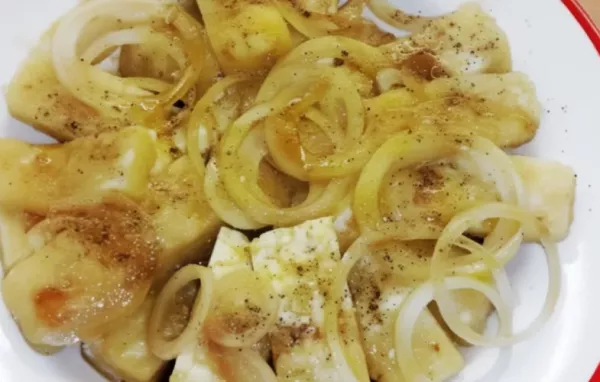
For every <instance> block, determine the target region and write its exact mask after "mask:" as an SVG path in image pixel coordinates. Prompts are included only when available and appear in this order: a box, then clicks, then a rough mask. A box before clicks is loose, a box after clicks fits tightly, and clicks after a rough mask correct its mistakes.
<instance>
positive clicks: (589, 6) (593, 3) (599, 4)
mask: <svg viewBox="0 0 600 382" xmlns="http://www.w3.org/2000/svg"><path fill="white" fill-rule="evenodd" d="M579 1H580V3H581V5H583V7H584V8H585V9H586V11H587V12H588V13H589V15H590V16H591V17H592V19H593V20H594V21H595V22H596V24H597V25H600V1H598V0H579Z"/></svg>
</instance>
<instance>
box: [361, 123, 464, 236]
mask: <svg viewBox="0 0 600 382" xmlns="http://www.w3.org/2000/svg"><path fill="white" fill-rule="evenodd" d="M470 143H471V140H470V138H468V137H466V136H464V135H461V134H454V133H446V132H440V131H435V130H428V129H417V130H416V131H414V132H413V131H412V130H408V131H403V132H400V133H397V134H396V135H394V136H392V137H391V138H389V139H388V140H387V141H386V142H385V143H384V144H383V145H382V146H381V147H380V148H379V149H378V150H377V151H376V152H375V154H373V156H372V157H371V159H370V160H369V161H368V163H367V164H366V166H364V168H363V170H362V172H361V174H360V177H359V179H358V183H357V185H356V190H355V192H354V203H353V211H354V216H355V217H356V221H357V223H358V225H359V227H360V230H361V232H362V233H368V234H370V235H376V236H380V237H381V236H384V237H385V236H388V237H389V236H393V237H396V236H398V235H400V237H398V239H402V240H416V239H436V238H437V237H438V236H439V234H440V228H439V227H438V226H437V225H433V224H430V225H422V226H420V227H419V228H418V230H415V229H414V228H413V227H409V226H407V223H406V222H403V221H398V222H386V221H384V219H383V217H382V214H381V209H380V206H379V190H380V188H381V185H382V182H383V180H384V178H385V176H386V174H387V173H388V171H389V170H390V168H392V166H397V168H408V167H413V166H417V165H420V164H424V163H427V162H430V161H433V160H437V159H441V158H446V157H450V156H453V155H455V154H457V153H459V152H460V151H464V150H467V149H468V148H469V146H470Z"/></svg>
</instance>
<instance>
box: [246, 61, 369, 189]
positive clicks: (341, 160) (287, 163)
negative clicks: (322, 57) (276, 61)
mask: <svg viewBox="0 0 600 382" xmlns="http://www.w3.org/2000/svg"><path fill="white" fill-rule="evenodd" d="M279 71H280V72H281V73H276V75H275V77H276V78H281V77H283V78H291V79H293V78H295V77H296V75H297V74H298V73H300V76H299V77H300V78H302V77H303V76H309V77H313V78H314V77H321V79H322V80H323V81H326V82H327V83H328V88H327V90H326V91H325V94H326V96H327V97H328V98H330V100H328V101H329V104H330V105H331V106H332V107H337V102H335V101H334V100H341V101H342V103H343V105H344V111H345V113H346V118H345V120H346V129H342V128H341V126H338V127H337V128H336V129H335V130H337V131H343V134H344V144H342V145H341V146H338V148H339V150H336V151H335V152H334V153H333V154H329V155H320V156H318V157H316V158H310V159H306V158H305V156H304V154H303V149H302V146H301V143H300V141H299V139H298V138H297V132H296V131H295V129H286V130H287V131H289V130H291V131H289V134H291V135H292V136H288V135H289V134H288V135H285V134H282V131H281V130H280V129H281V128H282V127H283V126H285V124H286V120H283V117H277V116H275V117H271V118H276V119H278V120H276V121H270V123H269V120H268V121H267V123H265V136H266V142H267V145H268V146H269V151H270V153H271V157H272V158H273V160H274V162H275V164H276V165H277V166H278V168H280V169H281V170H282V171H284V172H286V173H287V174H289V175H291V176H293V177H295V178H297V179H300V180H304V181H307V180H328V179H331V178H339V177H345V176H349V175H352V174H354V173H356V172H358V171H360V169H361V168H362V166H363V165H364V163H366V161H367V160H368V157H369V154H370V153H371V150H372V147H373V146H374V141H375V140H374V139H373V138H371V136H370V135H366V136H363V134H364V126H365V125H364V124H365V115H364V107H363V104H362V99H361V97H360V94H359V93H358V89H357V88H356V86H354V85H353V84H352V81H351V80H350V79H349V78H348V77H347V75H346V74H345V73H344V72H341V71H338V70H335V69H333V68H326V67H325V68H323V67H318V66H317V65H311V66H308V67H306V66H304V67H296V66H289V67H285V68H283V69H280V70H279ZM290 73H293V75H290ZM282 74H283V76H282ZM321 79H319V80H318V81H321ZM280 86H285V82H284V83H281V84H280ZM277 90H279V89H277ZM273 91H276V89H268V91H264V90H262V89H261V91H259V96H258V99H259V100H260V99H262V98H263V97H266V96H267V95H269V94H270V93H272V92H273ZM314 93H317V94H311V93H310V92H309V93H308V94H305V95H304V97H303V98H302V101H299V102H301V103H302V102H303V101H305V100H306V99H307V98H309V99H311V101H315V102H316V101H319V100H320V98H322V96H321V95H320V94H319V93H322V91H316V92H314ZM310 103H311V102H308V103H307V106H310ZM295 108H296V106H294V108H293V109H295ZM303 112H304V110H303V111H302V112H299V114H303ZM287 114H288V115H289V114H290V113H287ZM313 114H314V113H313ZM286 117H287V115H286ZM294 122H295V121H288V123H294ZM284 131H285V130H284ZM294 140H296V141H297V143H296V145H295V147H294V144H292V143H291V142H293V141H294ZM290 146H291V147H290Z"/></svg>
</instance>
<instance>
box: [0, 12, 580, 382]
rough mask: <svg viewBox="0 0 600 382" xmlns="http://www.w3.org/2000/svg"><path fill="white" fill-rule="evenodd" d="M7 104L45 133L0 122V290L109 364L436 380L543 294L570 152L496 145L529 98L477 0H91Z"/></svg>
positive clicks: (569, 207) (106, 368) (520, 128)
mask: <svg viewBox="0 0 600 382" xmlns="http://www.w3.org/2000/svg"><path fill="white" fill-rule="evenodd" d="M367 8H368V9H369V10H370V11H371V12H372V13H373V14H374V15H375V16H376V18H377V19H379V21H382V22H384V23H387V24H389V26H392V27H396V28H397V29H399V30H402V31H405V32H407V34H404V35H403V36H402V37H396V36H394V35H393V34H390V33H388V32H386V31H383V30H382V29H380V28H379V27H378V26H377V24H375V23H374V22H373V21H372V20H369V19H367V18H365V17H363V16H362V15H363V12H364V11H365V10H366V9H367ZM7 104H8V107H9V110H10V112H11V115H12V116H13V117H15V118H16V119H19V120H21V121H23V122H25V123H27V124H30V125H32V126H33V127H35V128H36V129H38V130H40V131H42V132H45V133H47V134H48V135H50V136H51V137H53V138H55V139H56V140H57V141H58V142H57V143H54V144H49V145H38V144H31V143H27V142H21V141H18V140H14V139H1V140H0V176H2V178H3V179H4V182H3V183H2V184H0V249H1V260H2V269H3V271H4V277H3V280H2V296H3V300H4V303H5V305H6V307H7V308H8V310H9V311H10V313H11V315H12V316H13V318H14V320H15V322H16V324H17V325H18V327H19V329H20V330H21V332H22V334H23V337H24V338H25V340H26V341H27V342H28V343H29V344H30V345H31V346H32V347H33V348H34V349H36V350H37V351H40V352H43V353H46V354H50V353H53V352H56V351H60V349H61V348H62V347H65V346H71V345H74V344H81V346H82V353H83V356H84V357H85V359H86V360H88V362H89V363H90V364H91V365H93V366H94V367H95V368H96V369H97V370H98V371H99V372H100V373H102V374H103V375H104V376H106V377H107V378H108V379H110V380H115V381H116V380H124V381H128V382H129V381H131V382H149V381H155V380H159V379H161V378H165V377H168V378H169V380H171V381H173V382H183V381H186V382H195V381H209V380H210V381H232V382H233V381H287V380H293V381H332V382H336V381H339V382H342V381H343V382H347V381H361V382H362V381H369V380H374V381H381V382H386V381H410V382H412V381H444V380H447V379H449V378H451V377H453V376H455V375H457V374H458V373H460V372H461V370H462V369H463V368H464V367H465V364H466V362H467V361H466V360H465V359H464V358H463V356H462V354H461V347H463V346H510V345H512V344H514V343H517V342H519V341H522V340H524V339H526V338H527V337H529V336H531V335H533V334H534V333H535V332H536V331H537V330H538V329H539V328H540V327H541V326H542V325H543V324H544V323H545V322H546V321H547V320H548V319H549V317H550V316H551V314H552V312H553V311H554V309H555V307H556V304H557V300H558V296H559V292H560V260H559V257H558V253H557V248H556V243H557V242H558V241H560V240H562V239H564V238H565V237H567V235H568V232H569V227H570V225H571V223H572V220H573V203H574V197H575V181H576V176H575V174H574V172H573V170H572V169H571V168H569V167H568V166H566V165H563V164H561V163H558V162H554V161H550V160H546V159H536V158H531V157H526V156H520V155H514V154H513V153H512V152H511V151H510V150H512V149H513V148H516V147H519V146H522V145H524V144H526V143H527V142H529V141H531V140H532V139H533V138H534V137H535V136H536V134H537V133H538V128H539V125H540V120H541V106H540V103H539V101H538V99H537V96H536V90H535V85H534V84H533V83H532V82H531V81H530V80H529V78H528V77H527V75H526V74H524V73H519V72H513V71H512V63H511V57H510V48H509V44H508V40H507V37H506V35H505V34H504V32H503V31H502V30H501V29H500V28H499V26H498V25H497V24H496V22H495V20H494V19H493V18H492V17H491V16H489V15H487V14H486V13H484V12H483V11H482V9H481V7H480V6H478V5H476V4H465V5H463V6H461V7H459V8H458V9H457V10H456V11H455V12H452V13H450V14H447V15H443V16H437V17H426V16H420V15H419V16H417V15H409V14H406V13H404V12H402V11H401V10H399V9H396V8H394V7H393V6H392V5H390V4H388V3H387V2H386V1H385V0H368V1H367V0H350V1H347V2H345V4H344V5H339V4H338V2H337V1H330V0H302V1H287V0H274V1H248V0H227V1H216V0H198V1H197V2H194V1H177V2H176V1H167V0H89V1H86V2H81V3H80V4H78V5H77V6H76V7H74V8H73V9H72V10H71V11H69V12H68V13H66V14H65V15H64V16H63V17H61V18H60V19H59V20H58V21H56V23H54V25H52V26H51V27H50V28H49V29H48V31H47V32H46V33H45V34H44V35H43V36H42V38H41V39H40V41H39V43H38V45H37V46H36V47H35V48H34V49H33V50H32V52H31V53H30V55H29V56H28V57H27V59H26V60H25V62H24V63H23V65H22V66H21V68H20V69H19V70H18V72H17V73H16V74H15V76H14V78H13V81H12V82H11V84H10V86H9V88H8V94H7ZM525 242H533V243H538V244H541V245H542V246H543V247H544V250H545V253H546V259H547V263H548V280H549V283H548V292H547V295H546V299H545V302H544V305H543V308H542V309H541V312H540V313H539V315H538V316H537V317H536V318H535V319H534V320H533V321H532V323H531V324H530V325H529V326H527V328H525V329H524V330H522V331H519V332H516V331H515V330H514V328H513V326H512V315H513V310H514V308H515V301H514V298H513V294H512V290H511V283H510V280H509V278H508V275H507V272H506V270H505V266H506V265H507V264H508V263H509V262H510V261H511V260H512V259H514V258H515V257H516V256H518V253H519V249H520V247H521V244H523V243H525ZM492 314H496V315H497V318H498V322H499V325H498V326H499V328H498V331H497V333H495V334H492V335H487V334H483V333H484V329H485V328H486V325H487V322H488V318H489V316H490V315H492Z"/></svg>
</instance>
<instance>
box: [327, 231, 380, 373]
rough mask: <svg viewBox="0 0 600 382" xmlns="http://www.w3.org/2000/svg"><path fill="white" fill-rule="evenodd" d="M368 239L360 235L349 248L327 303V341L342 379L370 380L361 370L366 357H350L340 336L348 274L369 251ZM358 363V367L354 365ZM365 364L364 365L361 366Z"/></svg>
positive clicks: (364, 368) (365, 368)
mask: <svg viewBox="0 0 600 382" xmlns="http://www.w3.org/2000/svg"><path fill="white" fill-rule="evenodd" d="M367 244H368V243H367V239H366V238H365V237H359V238H358V239H356V240H355V241H354V243H353V244H352V245H351V246H350V248H348V250H347V251H346V253H344V256H343V257H342V261H341V263H340V265H339V266H338V269H337V271H336V273H337V274H336V276H335V279H334V282H333V283H332V284H331V287H330V290H329V296H330V298H329V299H327V302H326V305H325V324H324V327H325V336H326V338H327V342H328V344H329V346H330V347H331V352H332V354H333V358H334V360H335V362H336V364H337V365H338V366H337V370H338V371H340V372H341V375H340V380H343V381H353V380H354V381H368V380H369V376H368V375H361V373H360V372H359V371H360V370H367V367H366V364H365V360H364V359H356V358H355V359H348V358H349V355H348V354H347V352H346V351H345V350H344V345H343V344H342V339H341V338H340V330H339V323H338V317H339V311H340V308H341V305H342V302H343V301H344V296H345V295H346V291H347V289H348V287H347V280H348V275H349V274H350V272H351V271H352V268H354V266H355V265H356V263H358V261H359V260H360V259H362V258H363V256H365V255H366V254H367V253H368V252H369V248H368V246H367ZM352 365H356V366H357V367H354V368H353V367H352ZM360 365H363V367H360Z"/></svg>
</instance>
